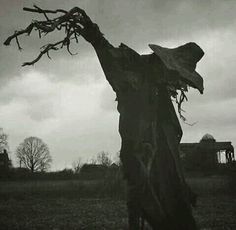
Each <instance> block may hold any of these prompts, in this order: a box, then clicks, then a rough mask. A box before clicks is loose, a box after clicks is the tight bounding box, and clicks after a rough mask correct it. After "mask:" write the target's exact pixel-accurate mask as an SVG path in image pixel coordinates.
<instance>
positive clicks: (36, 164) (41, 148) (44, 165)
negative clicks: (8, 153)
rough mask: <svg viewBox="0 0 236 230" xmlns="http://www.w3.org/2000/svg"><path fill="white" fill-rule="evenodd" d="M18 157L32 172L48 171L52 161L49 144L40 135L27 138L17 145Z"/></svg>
mask: <svg viewBox="0 0 236 230" xmlns="http://www.w3.org/2000/svg"><path fill="white" fill-rule="evenodd" d="M16 157H17V159H18V160H19V162H20V164H23V165H24V166H25V167H26V168H28V169H30V170H31V172H36V171H46V170H48V169H49V168H50V165H51V163H52V157H51V155H50V152H49V148H48V146H47V145H46V144H45V143H44V142H43V141H42V140H41V139H40V138H38V137H28V138H26V139H25V140H24V141H23V142H22V143H21V144H20V145H19V146H18V147H17V149H16Z"/></svg>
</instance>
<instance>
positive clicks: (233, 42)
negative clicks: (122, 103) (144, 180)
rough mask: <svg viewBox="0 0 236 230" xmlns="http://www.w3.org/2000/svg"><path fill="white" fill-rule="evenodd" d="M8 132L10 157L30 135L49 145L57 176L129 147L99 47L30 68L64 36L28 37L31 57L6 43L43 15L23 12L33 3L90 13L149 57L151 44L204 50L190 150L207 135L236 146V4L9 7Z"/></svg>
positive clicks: (187, 135)
mask: <svg viewBox="0 0 236 230" xmlns="http://www.w3.org/2000/svg"><path fill="white" fill-rule="evenodd" d="M0 3H1V7H0V43H1V45H0V66H1V71H0V127H2V128H3V130H4V132H5V133H7V134H8V135H9V146H10V151H11V155H10V156H11V158H12V159H13V163H15V162H14V159H15V158H14V152H15V149H16V147H17V146H18V145H19V143H21V142H22V141H23V139H24V138H26V137H28V136H37V137H39V138H41V139H43V141H44V142H45V143H47V144H48V146H49V148H50V152H51V155H52V158H53V167H52V169H53V170H56V169H61V168H64V167H70V166H71V164H72V162H73V161H74V160H76V159H77V158H78V157H82V158H83V159H84V160H85V161H86V160H87V159H90V158H91V157H93V156H95V155H96V154H97V153H98V152H100V151H102V150H104V151H107V152H110V153H111V154H113V156H114V155H115V154H116V153H117V152H118V151H119V149H120V137H119V134H118V118H119V114H118V112H117V111H116V102H115V94H114V93H113V91H112V89H111V87H110V86H109V84H108V82H107V81H106V80H105V76H104V74H103V71H102V69H101V67H100V64H99V61H98V59H97V57H96V54H95V52H94V50H93V48H92V47H91V46H90V44H88V43H86V42H85V41H83V39H82V38H81V39H80V42H79V44H76V45H75V46H74V47H73V50H74V51H75V52H78V55H76V56H71V55H70V54H68V53H67V52H66V51H62V50H60V51H57V52H52V53H51V57H52V60H49V59H48V58H47V57H46V56H45V57H43V58H42V59H41V60H40V61H39V62H38V63H36V64H35V65H34V66H30V67H24V68H22V67H21V64H22V63H23V62H24V61H30V60H32V59H34V58H35V57H36V56H37V55H38V52H39V48H40V47H41V46H42V45H43V44H46V43H47V42H49V41H56V40H59V39H60V40H61V38H62V34H60V33H56V34H52V35H48V36H47V37H45V39H44V38H43V39H41V40H40V39H38V35H37V33H36V32H35V33H33V34H32V36H30V37H26V36H23V37H20V38H19V40H20V44H21V46H22V48H23V51H22V52H20V51H18V50H17V46H16V44H15V42H14V41H13V42H12V44H11V46H9V47H4V46H3V42H4V40H5V39H6V38H7V37H8V36H9V35H11V34H12V33H14V31H15V30H19V29H21V28H25V27H26V26H27V25H28V24H29V23H30V22H31V20H32V19H33V18H34V19H39V18H43V16H39V15H35V14H32V13H28V12H24V11H23V10H22V8H23V7H26V6H27V7H32V6H33V4H36V5H38V6H39V7H41V8H44V9H57V8H62V9H66V10H69V9H71V8H72V7H74V6H78V7H81V8H83V9H84V10H85V11H86V13H87V14H88V15H89V16H90V17H91V19H92V20H93V21H94V22H96V23H97V24H98V25H99V27H100V30H101V31H102V32H103V33H104V35H105V37H106V38H107V39H108V40H109V41H110V42H111V43H112V44H113V45H115V46H118V45H119V44H120V42H123V43H125V44H126V45H128V46H129V47H131V48H133V49H135V50H136V51H137V52H139V53H140V54H144V53H151V50H150V49H149V48H148V44H150V43H154V44H158V45H161V46H168V47H176V46H179V45H182V44H184V43H186V42H190V41H193V42H196V43H197V44H198V45H200V46H201V48H202V49H203V50H204V52H205V56H204V57H203V58H202V60H201V61H200V62H199V63H198V66H197V71H198V72H199V73H200V74H201V76H202V77H203V79H204V88H205V90H204V94H203V95H200V94H199V92H198V91H197V90H195V89H191V90H190V91H189V93H188V94H187V96H188V99H189V101H188V102H186V103H184V105H183V109H184V110H185V111H186V112H185V113H184V116H185V117H186V118H187V122H188V123H194V122H197V123H196V124H195V125H194V126H188V125H186V124H184V123H183V122H181V125H182V129H183V131H184V135H183V138H182V142H198V141H199V140H200V139H201V137H202V136H203V135H204V134H205V133H210V134H212V135H213V136H214V137H215V139H216V140H217V141H232V144H233V145H235V143H236V132H235V130H236V97H235V96H236V76H235V75H236V74H235V60H236V53H235V47H236V16H235V12H236V1H234V0H225V1H221V0H198V1H195V0H192V1H190V0H179V1H175V0H145V1H144V0H142V1H141V0H119V1H111V0H80V1H79V0H77V1H76V0H68V1H62V0H50V1H44V0H41V1H37V0H34V1H30V0H28V1H22V0H11V1H7V0H0Z"/></svg>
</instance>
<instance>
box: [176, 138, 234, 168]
mask: <svg viewBox="0 0 236 230" xmlns="http://www.w3.org/2000/svg"><path fill="white" fill-rule="evenodd" d="M180 152H181V159H182V161H183V164H184V167H185V169H187V170H196V169H199V170H214V169H216V168H217V166H218V165H219V164H227V165H229V164H231V163H233V162H234V163H235V155H234V147H233V146H232V143H231V142H230V141H226V142H218V141H216V140H215V138H214V137H213V136H212V135H210V134H205V135H204V136H203V137H202V139H201V140H200V142H197V143H181V144H180Z"/></svg>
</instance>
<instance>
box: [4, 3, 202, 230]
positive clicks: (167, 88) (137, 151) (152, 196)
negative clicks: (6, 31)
mask: <svg viewBox="0 0 236 230" xmlns="http://www.w3.org/2000/svg"><path fill="white" fill-rule="evenodd" d="M24 10H25V11H29V12H34V13H39V14H42V15H43V16H44V17H45V20H42V21H33V22H32V23H31V24H30V25H29V26H28V27H27V28H26V29H23V30H20V31H16V32H15V33H14V34H13V35H12V36H10V37H9V38H8V39H7V40H6V41H5V43H4V44H5V45H9V44H10V42H11V40H12V39H15V40H16V43H17V45H18V48H19V49H21V46H20V43H19V40H18V37H19V36H20V35H23V34H27V35H30V34H31V32H32V31H33V30H36V31H38V33H39V37H40V38H41V36H42V35H46V34H48V33H51V32H53V31H56V30H62V29H63V30H65V37H64V38H63V39H62V40H60V41H57V42H55V43H51V44H47V45H45V46H43V47H42V48H41V51H40V53H39V55H38V56H37V57H36V58H35V59H34V60H33V61H30V62H26V63H24V64H23V66H25V65H33V64H35V63H36V62H37V61H39V59H40V58H41V57H42V56H43V55H45V54H46V55H47V56H48V57H49V58H50V55H49V52H50V51H52V50H58V49H60V48H63V47H66V49H67V50H68V52H69V53H70V54H73V53H72V52H71V51H70V44H71V42H73V41H75V42H79V39H78V38H79V36H82V37H83V38H84V39H85V40H86V41H88V42H89V43H91V45H92V46H93V47H94V49H95V51H96V53H97V56H98V58H99V61H100V63H101V66H102V68H103V71H104V73H105V76H106V79H107V80H108V82H109V83H110V85H111V86H112V88H113V90H114V91H115V93H116V95H117V101H118V108H117V109H118V112H119V113H120V121H119V132H120V136H121V139H122V146H121V151H120V158H121V161H122V165H123V172H124V176H125V178H126V180H127V186H128V202H127V204H128V215H129V229H131V230H132V229H133V230H138V229H141V228H142V223H143V221H142V220H145V221H146V222H148V224H149V225H150V226H151V227H152V228H153V229H158V230H179V229H181V230H194V229H197V227H196V224H195V221H194V218H193V216H192V210H191V203H192V204H194V203H195V197H194V195H193V193H192V192H191V190H190V189H189V187H188V186H187V184H186V182H185V180H184V176H183V173H182V169H181V165H180V160H179V142H180V139H181V136H182V130H181V127H180V124H179V121H178V118H177V116H176V112H175V110H174V107H173V104H172V100H171V99H175V100H176V102H177V104H178V111H179V114H180V115H181V104H182V102H183V101H184V100H186V99H187V97H186V95H185V92H186V91H187V90H188V86H191V87H194V88H197V89H198V90H199V91H200V92H201V93H202V92H203V80H202V78H201V76H200V75H199V74H198V73H197V72H195V68H196V64H197V62H198V61H199V60H200V59H201V58H202V56H203V54H204V52H203V51H202V49H201V48H200V47H199V46H198V45H197V44H195V43H187V44H185V45H183V46H180V47H177V48H175V49H167V48H163V47H160V46H157V45H149V46H150V48H151V49H152V50H153V51H154V52H153V53H152V54H148V55H140V54H138V53H137V52H136V51H134V50H132V49H131V48H129V47H128V46H126V45H124V44H121V45H120V46H119V47H118V48H115V47H113V45H111V44H110V43H109V42H108V41H107V40H106V39H105V38H104V36H103V34H102V33H101V32H100V30H99V27H98V26H97V25H96V24H95V23H93V22H92V21H91V19H90V18H89V17H88V16H87V14H86V13H85V12H84V10H82V9H80V8H78V7H74V8H73V9H71V10H70V11H65V10H61V9H58V10H42V9H41V8H39V7H37V6H34V8H33V9H31V8H24ZM49 15H50V16H51V15H54V16H55V17H53V18H51V17H49ZM178 95H179V96H178ZM181 117H182V118H183V119H184V117H183V116H182V115H181Z"/></svg>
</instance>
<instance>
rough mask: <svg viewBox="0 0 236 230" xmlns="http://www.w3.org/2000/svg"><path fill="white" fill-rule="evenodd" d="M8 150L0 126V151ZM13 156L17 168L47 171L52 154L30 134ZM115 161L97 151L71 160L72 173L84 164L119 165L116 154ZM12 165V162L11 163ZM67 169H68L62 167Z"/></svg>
mask: <svg viewBox="0 0 236 230" xmlns="http://www.w3.org/2000/svg"><path fill="white" fill-rule="evenodd" d="M4 150H5V151H7V152H9V144H8V135H7V134H6V133H5V132H4V131H3V129H2V128H0V153H3V151H4ZM15 156H16V159H17V162H18V165H19V168H26V169H28V170H30V171H31V172H32V173H33V172H47V171H48V170H49V169H50V168H51V165H52V156H51V154H50V150H49V147H48V145H47V144H46V143H45V142H44V141H43V140H42V139H40V138H38V137H34V136H30V137H27V138H25V139H24V140H23V142H21V143H20V144H19V145H18V147H17V148H16V150H15ZM116 158H117V159H116V160H115V162H113V161H112V160H111V156H110V154H109V153H108V152H105V151H101V152H99V153H97V155H96V157H93V158H91V159H90V160H89V161H87V162H84V161H83V160H82V158H81V157H78V158H77V160H75V161H73V162H72V165H71V170H72V171H73V172H74V173H79V172H80V170H81V168H82V166H83V165H86V164H91V165H103V166H107V167H109V166H111V164H112V163H115V164H116V165H119V164H120V162H119V157H118V154H117V156H116ZM11 165H12V163H11ZM64 170H68V169H66V168H65V169H64ZM62 171H63V170H62Z"/></svg>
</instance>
